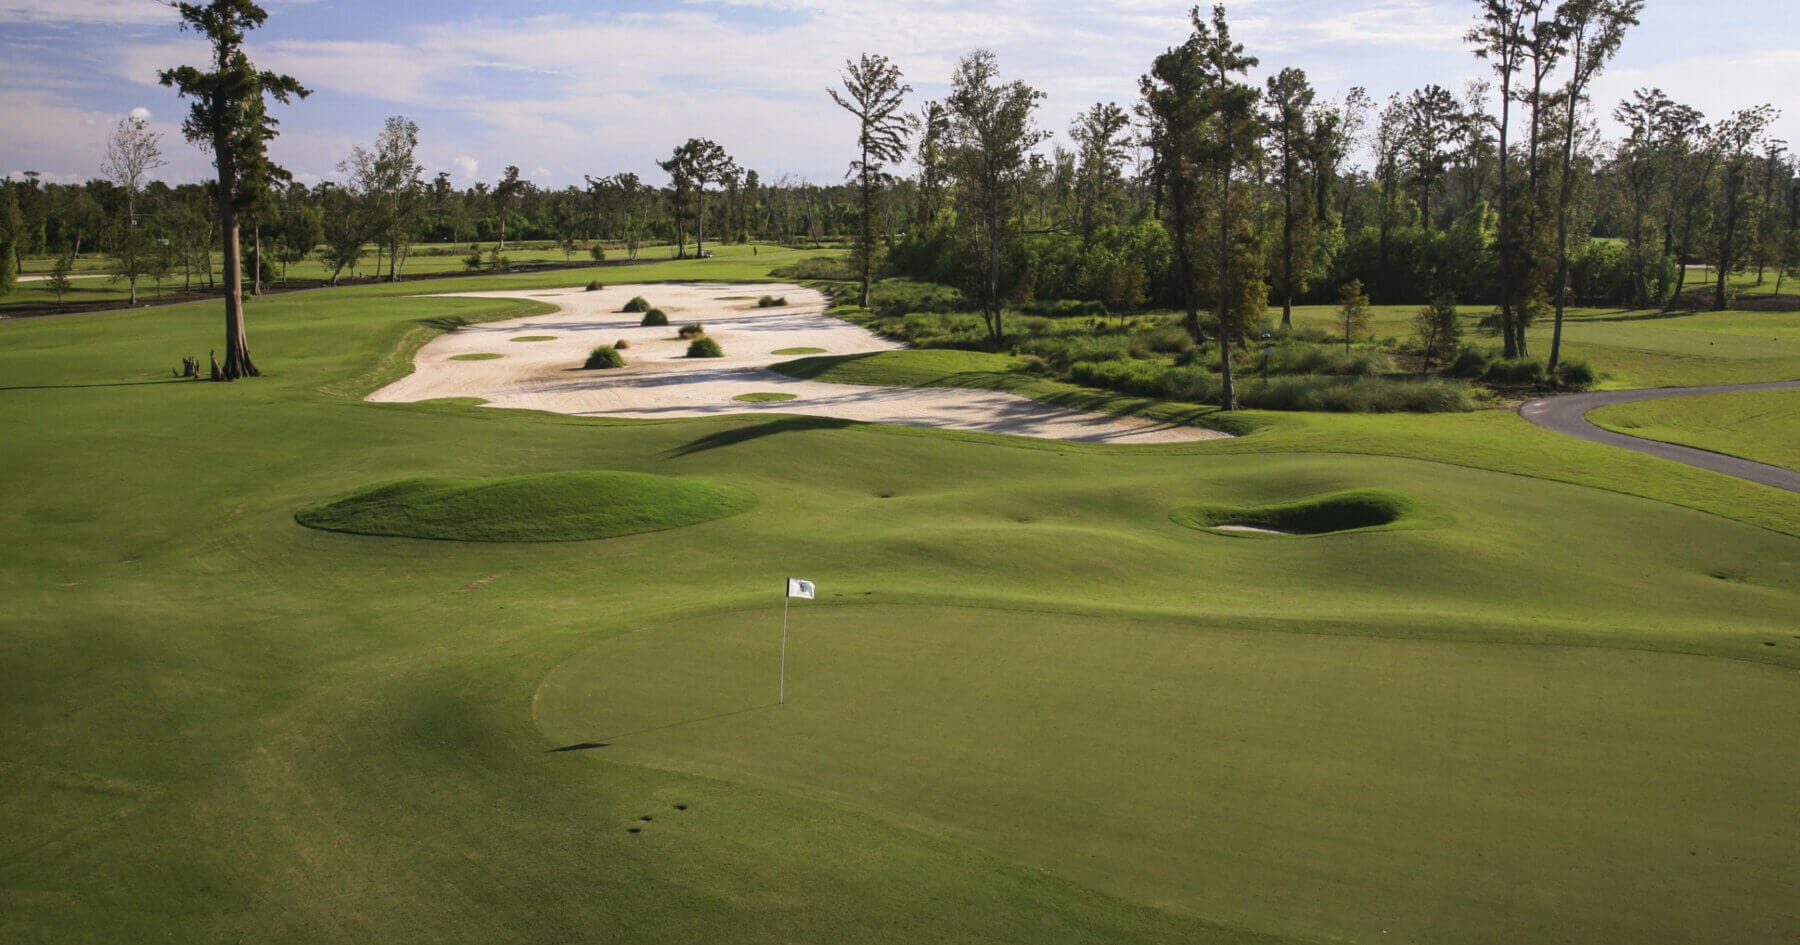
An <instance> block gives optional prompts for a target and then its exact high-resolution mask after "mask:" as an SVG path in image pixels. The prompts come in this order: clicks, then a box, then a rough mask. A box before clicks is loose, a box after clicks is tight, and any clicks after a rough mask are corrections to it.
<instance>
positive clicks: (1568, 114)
mask: <svg viewBox="0 0 1800 945" xmlns="http://www.w3.org/2000/svg"><path fill="white" fill-rule="evenodd" d="M1643 8H1644V0H1568V2H1567V3H1564V4H1563V5H1562V6H1560V7H1558V8H1557V10H1556V20H1557V23H1558V25H1559V27H1560V28H1561V30H1562V33H1563V42H1564V44H1565V45H1566V47H1567V48H1568V54H1569V81H1568V84H1567V85H1565V86H1564V87H1563V94H1562V97H1563V103H1564V105H1565V111H1564V118H1563V146H1562V162H1561V171H1562V186H1561V187H1560V188H1559V190H1558V193H1557V198H1556V283H1555V292H1556V323H1555V326H1554V327H1553V328H1552V329H1551V332H1550V360H1549V362H1548V367H1549V369H1550V370H1551V371H1555V370H1556V364H1557V361H1558V360H1559V359H1560V358H1561V357H1562V329H1563V309H1564V307H1565V306H1566V305H1567V304H1568V298H1569V206H1570V204H1572V203H1573V202H1574V199H1575V178H1576V174H1575V132H1576V129H1577V128H1578V127H1579V126H1580V124H1581V121H1580V109H1581V103H1582V102H1583V101H1585V100H1586V98H1587V93H1588V85H1589V84H1590V83H1591V82H1593V79H1594V76H1596V75H1599V74H1600V70H1601V69H1604V68H1606V63H1607V62H1608V61H1609V60H1611V59H1612V57H1613V56H1614V55H1616V54H1617V53H1618V51H1619V45H1620V44H1621V43H1623V42H1624V41H1625V31H1626V30H1627V29H1630V28H1631V27H1633V26H1636V25H1637V22H1638V12H1639V11H1641V10H1643Z"/></svg>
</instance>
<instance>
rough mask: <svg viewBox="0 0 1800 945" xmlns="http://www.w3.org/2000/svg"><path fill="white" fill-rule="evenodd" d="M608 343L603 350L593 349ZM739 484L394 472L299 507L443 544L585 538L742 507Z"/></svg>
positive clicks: (608, 474)
mask: <svg viewBox="0 0 1800 945" xmlns="http://www.w3.org/2000/svg"><path fill="white" fill-rule="evenodd" d="M601 350H611V349H601ZM755 505H756V497H755V496H753V495H751V494H750V493H748V492H745V491H744V490H742V489H737V488H733V487H729V486H723V485H717V484H714V483H709V482H702V481H699V480H694V479H677V478H673V477H669V476H652V475H647V474H644V473H634V472H614V471H610V470H608V471H583V472H556V473H537V474H533V475H524V476H509V477H504V478H499V479H450V478H420V479H402V480H400V481H398V482H390V483H385V484H383V485H379V486H371V487H368V488H364V489H358V490H356V491H354V492H351V493H348V494H346V495H343V496H339V497H338V498H335V499H331V500H329V501H326V502H323V503H320V504H318V505H313V506H308V507H307V508H304V509H302V510H300V511H299V512H297V513H295V515H294V519H295V521H298V522H299V523H300V524H302V525H305V526H307V527H308V528H318V529H323V530H325V531H333V532H350V533H352V534H357V535H381V536H388V537H399V538H433V539H440V540H447V541H499V542H513V541H525V542H535V541H586V540H591V539H596V538H617V537H619V536H622V535H636V534H640V533H642V532H652V531H662V530H664V529H669V528H679V527H681V526H684V525H694V524H698V523H700V522H706V521H711V520H713V519H718V518H724V517H726V516H730V515H736V514H738V513H740V512H744V511H747V510H749V509H750V508H752V507H754V506H755Z"/></svg>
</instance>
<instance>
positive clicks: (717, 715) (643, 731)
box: [546, 702, 780, 754]
mask: <svg viewBox="0 0 1800 945" xmlns="http://www.w3.org/2000/svg"><path fill="white" fill-rule="evenodd" d="M778 705H780V703H777V702H765V703H763V704H762V705H753V706H746V707H744V708H742V709H732V710H730V711H729V712H714V713H713V714H711V715H702V716H699V717H697V718H692V719H682V720H681V721H679V722H665V723H663V724H661V725H652V726H649V727H648V728H639V729H633V730H631V731H629V732H620V733H618V734H617V735H609V736H607V737H608V738H611V739H615V740H616V739H620V738H630V737H631V736H633V735H648V734H650V733H651V732H660V731H663V730H665V729H671V728H680V727H681V726H683V725H698V724H700V723H701V722H714V721H717V720H719V719H728V718H731V717H732V716H734V715H747V714H749V713H751V712H758V711H761V710H763V709H773V708H775V707H776V706H778ZM611 746H612V742H577V743H575V744H573V745H564V746H562V747H561V748H552V749H549V751H547V752H546V754H555V753H557V752H559V751H587V750H589V749H593V748H609V747H611Z"/></svg>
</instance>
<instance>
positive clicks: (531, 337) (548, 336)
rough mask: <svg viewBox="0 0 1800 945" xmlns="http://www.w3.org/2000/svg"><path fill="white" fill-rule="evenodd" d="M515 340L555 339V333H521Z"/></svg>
mask: <svg viewBox="0 0 1800 945" xmlns="http://www.w3.org/2000/svg"><path fill="white" fill-rule="evenodd" d="M512 340H514V341H555V340H556V336H555V335H520V336H519V337H517V338H514V339H512Z"/></svg>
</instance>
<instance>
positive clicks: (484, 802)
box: [0, 253, 1800, 945]
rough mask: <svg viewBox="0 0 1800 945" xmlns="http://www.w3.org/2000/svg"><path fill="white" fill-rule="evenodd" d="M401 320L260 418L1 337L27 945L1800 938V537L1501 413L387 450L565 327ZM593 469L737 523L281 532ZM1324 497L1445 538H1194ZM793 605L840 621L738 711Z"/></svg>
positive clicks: (259, 334) (562, 432)
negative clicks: (410, 490) (454, 367)
mask: <svg viewBox="0 0 1800 945" xmlns="http://www.w3.org/2000/svg"><path fill="white" fill-rule="evenodd" d="M771 256H778V254H775V253H765V254H763V255H762V257H761V259H760V260H759V261H754V262H753V261H751V260H748V259H739V258H736V257H731V258H721V259H715V260H708V261H705V262H701V263H682V264H661V265H655V266H644V267H634V268H631V269H601V270H592V271H581V272H563V273H549V274H541V275H534V276H521V277H515V278H510V279H507V280H505V281H504V282H503V283H501V284H502V285H504V286H505V287H507V288H551V287H567V286H580V285H584V284H586V282H587V281H588V280H589V279H594V278H599V279H601V280H603V281H607V282H609V283H617V282H621V281H627V280H635V279H648V280H689V281H691V280H698V279H707V280H716V279H767V278H768V267H769V266H770V265H779V264H781V263H782V262H783V260H782V259H781V258H776V259H771V258H770V257H771ZM495 287H497V284H496V283H495V282H493V281H488V280H450V281H446V282H432V283H429V284H428V289H429V291H431V292H442V291H458V290H479V289H484V288H495ZM412 291H417V287H409V286H406V285H401V286H392V287H390V286H379V287H365V288H355V289H342V290H333V291H324V292H317V293H308V294H297V295H293V296H287V297H278V298H271V299H263V300H258V301H255V302H252V303H251V305H250V308H249V331H250V340H251V346H252V351H253V353H254V355H255V357H256V360H257V363H258V365H259V366H260V367H261V368H262V369H263V370H264V371H265V372H267V374H268V376H267V377H264V378H262V379H258V380H247V381H242V382H238V383H234V384H208V383H200V382H186V381H175V380H172V379H170V377H169V369H170V368H171V367H174V366H175V365H177V364H178V363H179V360H180V358H182V357H183V356H201V357H204V355H205V352H206V351H207V350H208V348H209V347H214V346H216V345H217V344H218V338H217V336H218V334H219V327H220V321H221V319H220V314H219V311H218V309H217V307H216V306H214V305H207V306H192V307H178V308H169V309H161V310H153V311H145V312H137V313H131V314H121V315H100V316H78V317H71V318H65V319H48V320H41V321H34V322H19V323H8V324H0V529H3V530H4V532H5V534H6V535H7V541H6V542H5V543H3V544H0V601H4V617H3V619H0V736H4V744H5V749H4V751H3V752H0V778H3V779H4V784H5V787H6V790H5V791H4V792H0V825H4V829H0V941H4V942H7V943H12V942H21V943H39V942H55V943H62V942H68V943H86V942H123V941H178V942H212V941H219V942H236V941H240V940H241V941H254V942H265V943H266V942H293V943H308V945H311V943H321V942H324V943H331V942H344V943H352V942H357V943H360V942H374V941H409V942H410V941H438V942H469V943H491V942H502V941H517V942H550V941H557V942H565V941H566V942H589V941H591V942H630V943H660V942H668V943H693V942H714V941H717V942H726V941H729V942H749V943H770V945H775V943H794V942H819V943H836V942H851V941H855V942H892V943H908V945H911V943H917V942H968V943H975V942H1033V943H1040V942H1041V943H1058V942H1081V943H1109V945H1110V943H1135V942H1142V943H1163V942H1203V943H1246V942H1252V943H1254V942H1327V941H1333V942H1369V943H1386V942H1405V941H1415V942H1496V943H1497V942H1507V943H1530V942H1563V941H1582V942H1589V941H1592V942H1602V941H1604V942H1627V941H1629V942H1634V943H1665V942H1666V943H1706V945H1713V943H1718V942H1726V941H1730V942H1763V941H1769V942H1778V941H1788V940H1792V939H1794V938H1795V937H1796V935H1797V934H1800V919H1796V918H1795V916H1794V915H1793V908H1792V905H1791V900H1792V897H1791V895H1788V892H1789V891H1791V890H1792V889H1793V888H1795V887H1796V885H1800V875H1797V874H1796V866H1795V864H1797V863H1800V827H1797V825H1796V820H1795V817H1794V814H1793V797H1794V785H1793V772H1794V771H1795V770H1796V769H1797V768H1800V722H1796V721H1795V720H1796V719H1800V676H1797V675H1796V672H1797V671H1800V629H1796V628H1795V625H1794V619H1793V616H1794V614H1796V613H1800V537H1796V536H1800V496H1797V495H1792V494H1788V493H1782V492H1779V491H1777V490H1772V489H1767V488H1763V487H1755V486H1751V485H1750V484H1747V483H1740V482H1734V481H1732V480H1728V479H1724V478H1722V477H1719V476H1716V475H1713V474H1709V473H1705V472H1703V471H1700V470H1696V469H1690V468H1686V467H1679V466H1676V465H1675V464H1671V463H1666V462H1661V461H1657V460H1654V459H1651V458H1649V457H1643V456H1637V455H1634V454H1627V453H1625V452H1624V451H1619V450H1610V449H1607V448H1604V447H1601V446H1598V445H1595V444H1589V443H1582V442H1571V441H1569V440H1568V439H1567V438H1564V437H1559V436H1557V435H1555V434H1552V433H1549V432H1548V431H1544V430H1540V429H1538V428H1535V427H1532V426H1530V425H1529V424H1527V423H1525V422H1524V421H1523V420H1521V419H1520V418H1518V417H1517V416H1515V415H1512V414H1509V413H1506V412H1502V411H1481V412H1476V413H1471V414H1462V415H1445V416H1430V417H1413V416H1326V415H1307V416H1302V415H1270V414H1251V415H1248V416H1245V417H1241V418H1236V421H1237V423H1238V424H1239V425H1240V428H1241V429H1243V430H1246V431H1254V432H1250V435H1247V436H1243V437H1240V438H1238V439H1235V440H1228V441H1217V442H1207V443H1194V444H1186V445H1182V446H1168V447H1126V448H1113V447H1100V446H1091V445H1082V444H1069V443H1058V442H1046V441H1030V440H1019V439H1012V438H1002V437H996V436H990V435H983V434H974V433H954V434H952V433H942V432H937V431H930V430H922V429H914V428H891V427H872V426H862V425H857V424H852V423H848V422H844V421H834V420H827V419H814V418H797V417H787V416H780V415H771V414H769V413H759V414H756V415H753V416H733V417H720V418H711V419H704V420H682V421H667V420H664V421H654V420H653V421H632V422H619V421H613V422H607V421H595V420H588V419H582V418H575V417H565V416H559V415H550V414H538V413H531V412H525V411H503V410H493V409H485V408H480V407H476V406H472V405H470V404H468V403H467V402H440V403H429V404H369V403H365V402H363V401H361V399H360V398H361V397H362V396H363V395H364V394H366V393H368V392H369V391H372V390H374V389H376V388H378V387H380V386H383V385H384V384H387V383H389V382H391V381H392V380H393V379H394V378H396V377H398V376H401V375H403V374H404V373H405V372H406V371H407V370H409V368H410V363H411V357H412V353H413V352H415V351H417V350H418V348H419V347H420V346H421V345H423V344H424V343H425V342H426V341H427V340H428V339H429V338H431V337H433V336H434V335H435V334H436V333H438V332H441V331H443V330H445V329H446V328H448V327H451V326H453V325H456V324H460V323H465V322H470V321H484V320H492V319H498V318H506V317H517V316H522V315H527V314H541V313H545V312H546V311H547V308H546V306H544V305H542V304H540V302H539V301H537V300H533V301H526V302H520V301H509V300H496V299H469V298H454V299H446V298H432V299H414V298H408V297H406V293H408V292H412ZM634 291H635V290H634ZM755 292H756V290H755V289H754V288H747V289H746V290H745V294H752V295H753V294H755ZM1720 336H1721V338H1722V339H1727V340H1728V337H1729V333H1723V332H1722V333H1720ZM519 347H521V348H523V347H529V346H519ZM508 356H509V357H515V356H520V355H519V354H518V353H516V352H509V353H508ZM1032 392H1033V393H1034V395H1036V396H1043V397H1046V398H1052V399H1053V398H1065V399H1067V400H1070V401H1078V400H1079V401H1081V402H1082V404H1083V405H1088V406H1096V407H1103V408H1111V409H1150V410H1151V411H1152V412H1153V413H1154V412H1155V411H1157V410H1163V411H1180V412H1182V413H1183V414H1184V415H1191V416H1196V417H1200V418H1208V417H1210V415H1211V414H1210V411H1208V410H1206V409H1204V408H1196V407H1192V406H1186V407H1163V408H1144V407H1143V405H1142V404H1141V402H1134V401H1132V400H1131V399H1129V398H1118V397H1113V396H1111V395H1104V394H1097V393H1094V392H1086V393H1083V392H1080V391H1077V390H1073V389H1068V388H1063V387H1045V388H1043V389H1035V388H1034V390H1033V391H1032ZM590 471H618V472H625V473H644V474H653V475H657V476H667V477H678V478H679V479H680V480H682V481H684V482H685V481H691V482H698V483H711V484H717V485H719V486H722V487H728V488H730V489H732V490H741V491H742V493H744V494H747V495H749V496H751V497H754V499H755V505H754V507H746V508H743V509H742V510H740V511H738V514H735V515H731V516H730V517H725V518H717V519H714V520H711V521H693V522H692V523H691V524H682V525H681V527H673V528H668V529H666V530H662V531H655V532H644V533H639V534H629V535H620V536H619V537H614V538H608V539H605V540H601V541H573V542H551V543H534V544H519V543H486V542H469V541H436V540H419V539H410V538H389V537H373V536H367V535H353V534H341V533H336V532H327V531H320V530H317V529H312V528H307V527H304V526H302V525H300V524H298V523H297V522H296V521H295V514H296V512H299V511H301V510H303V509H307V508H309V507H313V506H316V505H318V504H319V503H323V502H327V501H330V500H332V499H334V498H337V497H340V496H344V495H346V494H350V493H356V492H358V491H359V490H362V491H368V490H379V489H380V488H381V487H382V486H384V484H390V483H394V482H396V481H403V480H420V479H437V478H447V479H456V480H493V479H498V480H507V481H511V477H516V476H536V475H538V474H560V473H586V472H590ZM608 478H609V479H612V478H616V477H608ZM552 481H561V480H560V479H556V480H552ZM1347 490H1385V492H1384V493H1382V494H1387V495H1397V496H1403V497H1406V499H1407V507H1408V508H1413V507H1416V508H1418V509H1424V510H1429V511H1430V512H1431V515H1430V516H1429V517H1428V518H1426V519H1424V520H1420V521H1415V522H1410V523H1409V527H1404V528H1386V529H1372V530H1366V531H1353V532H1346V533H1342V534H1332V535H1320V536H1315V537H1307V538H1295V539H1286V538H1281V539H1277V538H1270V539H1268V540H1242V539H1238V538H1233V537H1229V536H1225V535H1219V534H1213V533H1209V532H1204V531H1199V530H1196V529H1193V528H1188V527H1184V526H1183V525H1181V524H1178V523H1177V522H1176V521H1173V520H1172V519H1171V513H1174V512H1175V511H1176V510H1178V509H1191V508H1196V507H1207V508H1268V507H1281V506H1284V505H1286V504H1288V503H1294V502H1298V501H1301V500H1305V499H1307V498H1309V497H1316V496H1321V495H1328V494H1334V493H1341V492H1345V491H1347ZM1396 502H1398V500H1396ZM1415 504H1416V505H1415ZM677 524H680V523H677ZM790 575H792V576H797V577H805V578H810V579H813V580H815V581H817V582H818V586H819V588H820V592H821V599H820V600H819V601H817V602H813V603H806V602H796V606H795V607H794V609H793V612H792V615H791V616H792V621H793V622H792V627H791V629H792V636H791V638H790V644H791V647H792V648H791V650H790V654H789V655H790V657H791V662H790V665H789V669H790V676H789V683H790V695H791V696H792V701H791V703H790V704H789V705H788V706H786V707H783V708H782V709H780V710H773V709H768V708H759V707H761V706H766V703H768V702H769V701H772V698H773V693H774V683H775V678H774V670H775V662H774V658H775V656H776V647H777V646H778V645H779V640H778V634H779V630H780V624H779V620H780V604H781V601H780V598H779V597H778V592H779V588H780V587H781V581H782V579H783V578H785V577H788V576H790ZM740 710H748V711H740ZM729 712H737V713H739V714H735V715H726V714H725V713H729ZM708 716H719V717H717V718H705V719H704V720H703V721H695V720H699V719H702V718H703V717H708ZM680 723H686V724H680ZM601 743H605V747H597V746H598V745H600V744H601ZM582 746H592V747H582ZM558 748H569V749H573V750H568V751H555V750H554V749H558ZM645 818H648V819H645ZM631 829H636V830H637V831H638V832H637V833H630V832H628V831H630V830H631ZM1384 933H1385V934H1384Z"/></svg>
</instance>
